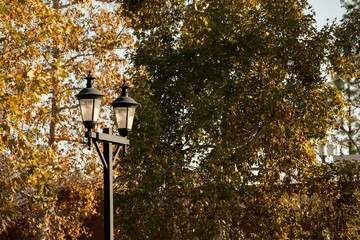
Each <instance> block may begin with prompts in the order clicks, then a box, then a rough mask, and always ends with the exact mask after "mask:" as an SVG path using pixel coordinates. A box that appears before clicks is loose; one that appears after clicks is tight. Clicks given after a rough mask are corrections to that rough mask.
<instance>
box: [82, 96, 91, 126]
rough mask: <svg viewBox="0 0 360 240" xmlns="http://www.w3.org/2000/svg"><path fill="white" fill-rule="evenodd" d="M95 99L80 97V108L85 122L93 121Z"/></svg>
mask: <svg viewBox="0 0 360 240" xmlns="http://www.w3.org/2000/svg"><path fill="white" fill-rule="evenodd" d="M93 106H94V100H93V99H80V109H81V116H82V119H83V122H85V121H93Z"/></svg>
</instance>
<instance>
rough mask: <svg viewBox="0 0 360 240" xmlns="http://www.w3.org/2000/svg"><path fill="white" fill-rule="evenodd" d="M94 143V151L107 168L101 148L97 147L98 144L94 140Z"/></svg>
mask: <svg viewBox="0 0 360 240" xmlns="http://www.w3.org/2000/svg"><path fill="white" fill-rule="evenodd" d="M94 145H95V148H96V151H97V152H98V154H99V157H100V160H101V162H102V163H103V166H104V168H106V169H107V168H108V165H107V163H106V160H105V158H104V154H103V153H102V152H101V149H100V147H99V144H98V143H97V142H96V141H94Z"/></svg>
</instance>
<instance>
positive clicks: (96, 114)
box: [93, 98, 101, 122]
mask: <svg viewBox="0 0 360 240" xmlns="http://www.w3.org/2000/svg"><path fill="white" fill-rule="evenodd" d="M94 102H95V106H94V119H93V121H94V122H97V120H98V118H99V113H100V105H101V98H97V99H94Z"/></svg>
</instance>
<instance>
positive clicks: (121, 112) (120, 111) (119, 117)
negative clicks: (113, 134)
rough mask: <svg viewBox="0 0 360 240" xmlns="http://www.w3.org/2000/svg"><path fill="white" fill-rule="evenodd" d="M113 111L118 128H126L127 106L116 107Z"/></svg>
mask: <svg viewBox="0 0 360 240" xmlns="http://www.w3.org/2000/svg"><path fill="white" fill-rule="evenodd" d="M114 111H115V118H116V125H117V128H118V129H124V128H126V122H127V121H126V120H127V107H116V108H115V109H114Z"/></svg>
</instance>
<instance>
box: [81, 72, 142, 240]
mask: <svg viewBox="0 0 360 240" xmlns="http://www.w3.org/2000/svg"><path fill="white" fill-rule="evenodd" d="M85 79H86V80H87V84H86V88H84V89H82V90H81V91H80V92H79V93H78V94H77V95H76V97H77V98H78V99H79V102H80V109H81V115H82V120H83V123H84V126H85V127H86V128H87V132H86V133H85V137H86V138H87V139H88V146H89V149H90V148H91V146H92V142H94V145H95V147H96V150H97V152H98V154H99V156H100V159H101V162H102V163H103V166H104V234H105V235H104V236H105V238H104V239H105V240H113V237H114V234H113V233H114V206H113V175H112V171H113V164H114V161H115V159H116V157H117V155H118V153H119V151H120V148H121V147H123V151H124V152H125V150H126V146H127V145H129V140H128V139H127V138H126V136H127V135H128V134H129V132H130V131H131V128H132V123H133V121H134V114H135V108H136V106H137V105H138V103H137V102H136V101H135V100H134V99H132V98H130V97H128V93H127V90H128V89H129V88H130V87H129V86H127V85H126V83H124V85H123V86H121V88H122V92H121V96H120V97H119V98H117V99H116V100H115V101H114V102H113V103H112V106H113V107H114V112H115V118H116V125H117V128H118V129H119V133H120V135H121V136H116V135H113V134H112V132H111V129H109V128H105V129H104V130H103V133H99V132H92V129H93V128H94V127H95V126H96V124H97V119H98V116H99V112H100V104H101V99H102V98H103V97H104V95H103V94H102V93H101V92H100V91H98V90H96V89H94V88H92V82H91V81H92V80H94V79H95V78H94V77H93V76H92V75H91V72H90V71H89V75H88V76H87V77H86V78H85ZM98 142H102V143H103V151H102V152H101V150H100V147H99V145H98ZM113 145H116V149H115V151H114V152H113Z"/></svg>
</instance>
